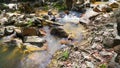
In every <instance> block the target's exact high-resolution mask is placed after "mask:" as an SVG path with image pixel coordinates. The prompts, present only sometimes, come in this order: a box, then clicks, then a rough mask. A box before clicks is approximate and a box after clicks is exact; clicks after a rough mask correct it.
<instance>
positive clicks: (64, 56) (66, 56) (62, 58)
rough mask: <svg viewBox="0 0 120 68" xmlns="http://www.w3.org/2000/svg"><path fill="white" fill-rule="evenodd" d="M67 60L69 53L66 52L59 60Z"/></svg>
mask: <svg viewBox="0 0 120 68" xmlns="http://www.w3.org/2000/svg"><path fill="white" fill-rule="evenodd" d="M68 58H69V52H68V51H64V52H63V53H62V57H61V60H64V61H65V60H67V59H68Z"/></svg>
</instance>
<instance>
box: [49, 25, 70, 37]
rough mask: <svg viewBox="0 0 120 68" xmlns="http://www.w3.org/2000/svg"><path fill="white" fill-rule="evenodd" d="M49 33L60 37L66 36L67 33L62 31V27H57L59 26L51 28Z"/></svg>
mask: <svg viewBox="0 0 120 68" xmlns="http://www.w3.org/2000/svg"><path fill="white" fill-rule="evenodd" d="M50 33H51V35H54V36H57V37H60V38H67V37H68V33H67V32H65V31H64V29H62V28H59V27H54V28H52V29H51V32H50Z"/></svg>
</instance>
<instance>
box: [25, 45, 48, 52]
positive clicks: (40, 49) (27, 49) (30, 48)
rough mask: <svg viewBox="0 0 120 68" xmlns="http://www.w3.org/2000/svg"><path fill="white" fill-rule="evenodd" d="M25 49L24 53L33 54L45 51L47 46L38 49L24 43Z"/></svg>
mask: <svg viewBox="0 0 120 68" xmlns="http://www.w3.org/2000/svg"><path fill="white" fill-rule="evenodd" d="M23 45H24V46H25V48H26V50H25V52H34V51H42V50H47V47H48V46H47V45H45V46H43V47H41V48H40V47H38V46H35V45H32V44H30V43H24V44H23Z"/></svg>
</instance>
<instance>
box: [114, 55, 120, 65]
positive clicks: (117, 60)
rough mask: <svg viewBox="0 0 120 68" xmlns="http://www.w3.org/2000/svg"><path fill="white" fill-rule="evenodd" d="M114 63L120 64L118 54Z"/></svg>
mask: <svg viewBox="0 0 120 68" xmlns="http://www.w3.org/2000/svg"><path fill="white" fill-rule="evenodd" d="M115 62H117V63H119V64H120V54H118V55H117V56H116V58H115Z"/></svg>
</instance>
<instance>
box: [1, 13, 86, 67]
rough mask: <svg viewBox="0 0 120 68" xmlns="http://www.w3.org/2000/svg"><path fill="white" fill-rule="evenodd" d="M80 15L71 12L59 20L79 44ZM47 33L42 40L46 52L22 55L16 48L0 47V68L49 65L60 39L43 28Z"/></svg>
mask: <svg viewBox="0 0 120 68" xmlns="http://www.w3.org/2000/svg"><path fill="white" fill-rule="evenodd" d="M79 15H80V13H76V12H71V14H70V15H64V17H62V18H59V20H58V21H59V22H60V23H61V24H63V25H64V26H63V27H62V28H64V29H65V31H67V32H68V33H72V34H73V35H74V37H75V40H76V41H78V42H79V43H80V42H81V40H82V38H83V34H82V31H84V28H83V26H81V25H80V24H77V23H78V22H79ZM43 29H44V30H45V31H46V32H47V36H45V37H44V38H45V39H46V40H47V42H48V50H47V51H37V52H31V53H29V54H24V53H23V51H22V50H20V49H19V48H17V47H8V46H5V47H0V68H46V66H47V65H48V64H49V63H50V60H51V58H52V55H53V54H54V53H55V52H56V51H57V50H58V49H60V48H61V47H62V45H61V44H60V40H61V39H60V38H56V37H54V36H52V35H51V34H50V30H49V27H48V26H45V27H43Z"/></svg>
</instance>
